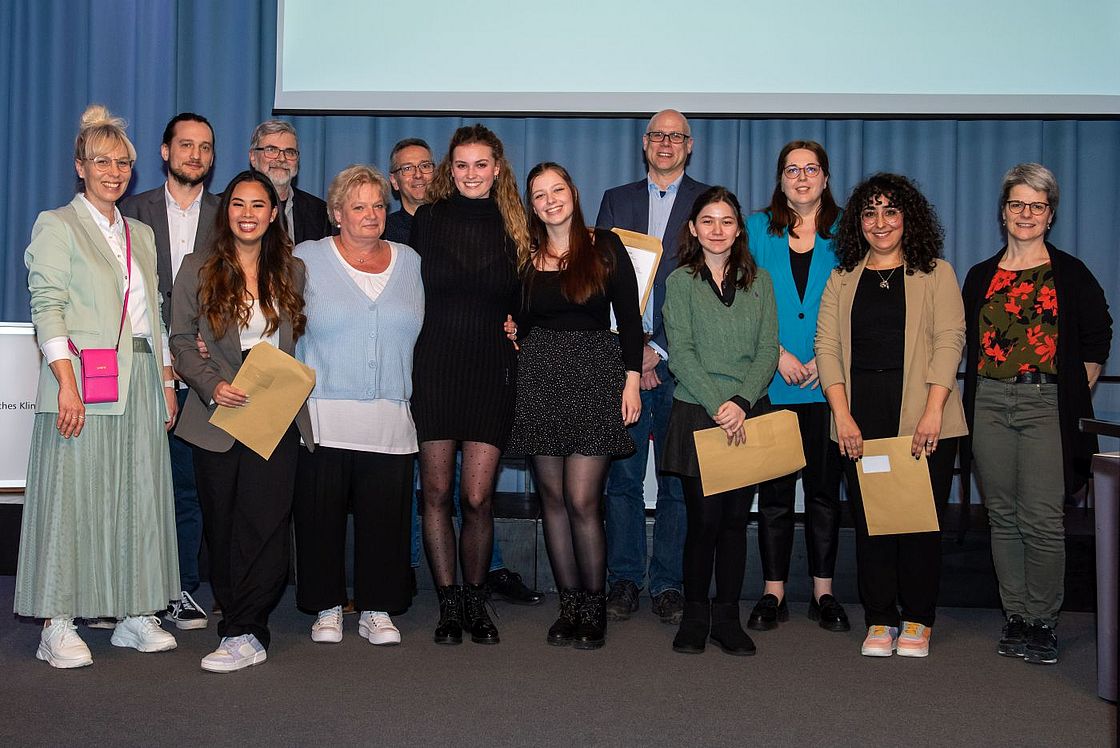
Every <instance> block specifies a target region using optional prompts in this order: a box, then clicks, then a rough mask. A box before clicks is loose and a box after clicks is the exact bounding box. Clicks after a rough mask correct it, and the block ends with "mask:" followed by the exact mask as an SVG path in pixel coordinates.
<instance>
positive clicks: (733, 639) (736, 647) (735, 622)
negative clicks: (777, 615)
mask: <svg viewBox="0 0 1120 748" xmlns="http://www.w3.org/2000/svg"><path fill="white" fill-rule="evenodd" d="M771 597H773V596H771ZM775 599H776V598H775ZM784 602H785V601H783V603H784ZM786 618H787V619H788V618H789V611H786ZM775 625H776V624H775ZM711 637H712V643H713V644H716V645H718V646H719V648H720V649H722V650H723V651H724V652H726V653H727V654H729V655H739V656H745V655H753V654H754V653H755V646H754V641H753V640H751V638H750V637H749V636H748V635H747V632H746V631H743V627H742V625H740V623H739V603H738V602H734V603H712V633H711Z"/></svg>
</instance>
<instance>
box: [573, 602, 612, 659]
mask: <svg viewBox="0 0 1120 748" xmlns="http://www.w3.org/2000/svg"><path fill="white" fill-rule="evenodd" d="M606 634H607V599H606V598H605V597H603V593H602V592H584V593H583V600H582V601H581V602H580V604H579V625H578V626H576V630H575V633H574V634H573V636H572V646H573V647H575V648H576V649H598V648H599V647H601V646H603V643H604V642H605V641H606Z"/></svg>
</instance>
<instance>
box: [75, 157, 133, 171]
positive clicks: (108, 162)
mask: <svg viewBox="0 0 1120 748" xmlns="http://www.w3.org/2000/svg"><path fill="white" fill-rule="evenodd" d="M82 161H89V162H91V163H92V164H93V168H95V169H97V170H98V171H109V167H111V166H112V165H113V164H116V165H117V168H118V169H120V170H121V171H132V165H133V164H134V163H136V162H135V161H133V160H132V159H130V158H109V157H108V156H98V157H97V158H83V159H82Z"/></svg>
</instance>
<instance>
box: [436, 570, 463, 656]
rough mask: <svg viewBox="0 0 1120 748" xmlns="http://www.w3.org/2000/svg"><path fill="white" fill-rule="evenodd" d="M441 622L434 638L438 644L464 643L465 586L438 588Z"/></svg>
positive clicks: (452, 585)
mask: <svg viewBox="0 0 1120 748" xmlns="http://www.w3.org/2000/svg"><path fill="white" fill-rule="evenodd" d="M436 596H437V597H439V623H438V624H436V632H435V634H434V635H433V636H432V639H433V640H434V641H435V643H436V644H462V643H463V588H462V587H460V586H459V585H457V584H451V585H448V586H446V587H439V588H438V589H436Z"/></svg>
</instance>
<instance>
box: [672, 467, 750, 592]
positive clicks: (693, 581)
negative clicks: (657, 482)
mask: <svg viewBox="0 0 1120 748" xmlns="http://www.w3.org/2000/svg"><path fill="white" fill-rule="evenodd" d="M681 486H682V487H683V488H684V501H685V506H686V507H687V509H688V533H687V535H686V536H685V541H684V598H685V600H687V601H688V602H704V601H706V600H707V599H708V591H709V589H710V587H711V581H712V568H713V567H715V577H716V596H715V601H716V602H717V603H737V602H738V601H739V596H740V594H741V593H742V590H743V575H744V574H745V573H746V565H747V519H748V517H749V515H750V510H751V502H752V500H753V499H754V488H755V487H754V486H747V487H746V488H736V489H735V490H733V491H726V492H724V493H719V494H715V495H714V496H704V491H703V488H702V486H701V483H700V479H699V478H690V477H687V476H681Z"/></svg>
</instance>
